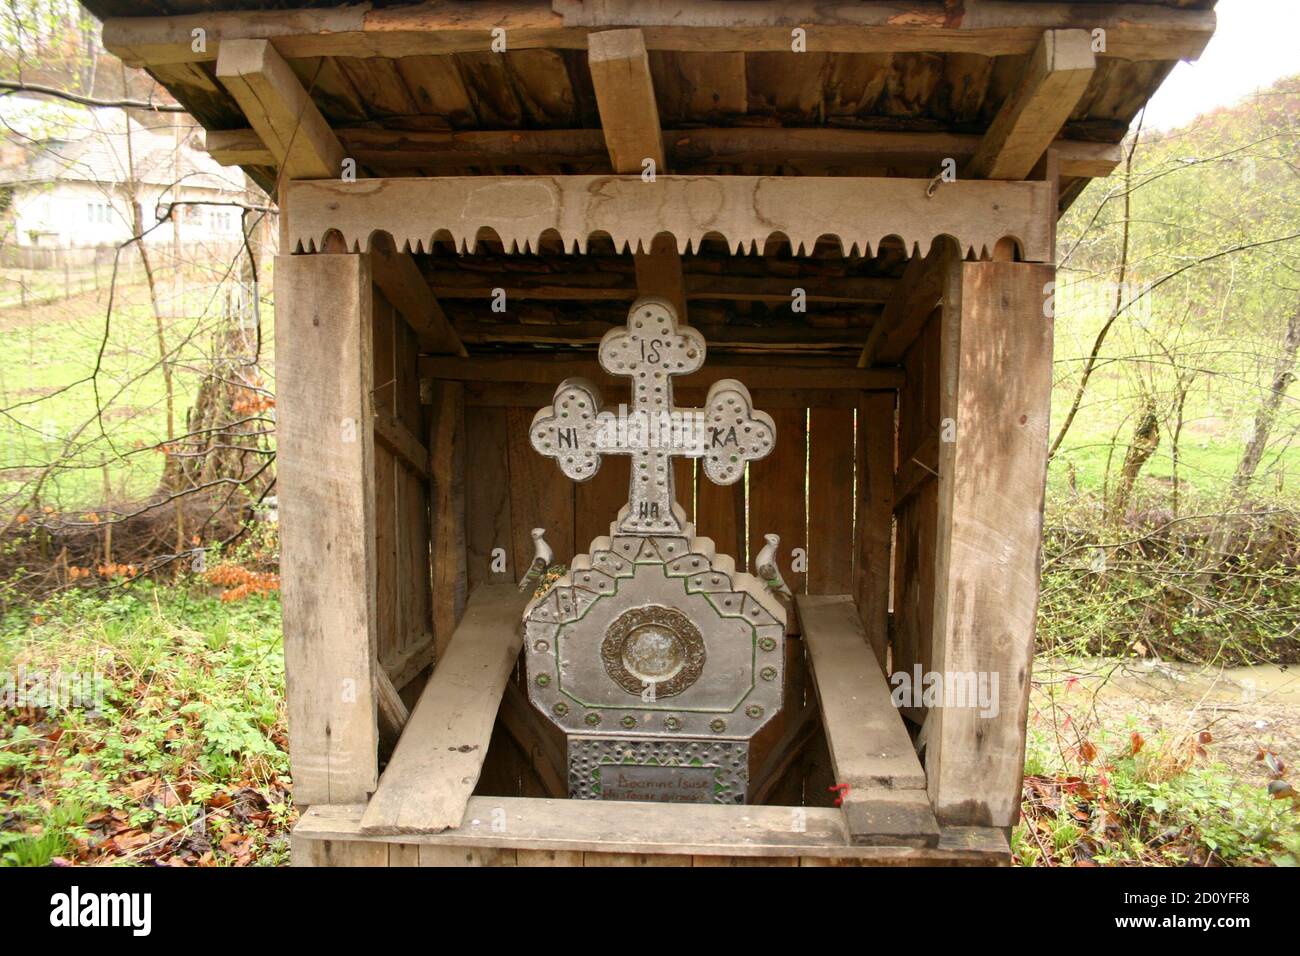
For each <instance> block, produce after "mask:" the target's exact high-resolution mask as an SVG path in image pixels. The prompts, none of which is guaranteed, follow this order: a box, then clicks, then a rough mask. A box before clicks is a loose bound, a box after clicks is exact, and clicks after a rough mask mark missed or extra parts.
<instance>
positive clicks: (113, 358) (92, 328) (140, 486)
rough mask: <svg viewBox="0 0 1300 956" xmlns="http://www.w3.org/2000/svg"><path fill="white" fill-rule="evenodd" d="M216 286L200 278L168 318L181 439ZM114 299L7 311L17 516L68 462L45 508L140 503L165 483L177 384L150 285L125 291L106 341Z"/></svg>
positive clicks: (2, 475)
mask: <svg viewBox="0 0 1300 956" xmlns="http://www.w3.org/2000/svg"><path fill="white" fill-rule="evenodd" d="M30 274H31V273H28V275H30ZM106 285H107V283H106ZM170 287H171V281H170V278H168V277H166V276H164V277H163V278H161V279H160V282H159V289H160V291H161V292H163V293H165V292H168V291H170ZM214 288H215V287H214V286H212V285H211V284H208V283H200V282H199V281H191V282H189V283H188V284H187V287H186V289H187V291H186V296H185V299H184V309H183V311H184V315H183V316H181V317H175V318H168V319H166V320H165V335H166V340H167V346H168V349H169V350H170V351H171V352H172V353H173V355H172V359H171V361H172V364H173V369H174V372H173V385H174V393H175V394H174V422H175V425H174V429H175V433H176V434H182V433H184V431H185V420H186V418H185V416H186V412H187V410H188V409H189V407H190V404H191V402H192V401H193V399H194V396H195V393H196V391H197V389H198V386H199V383H200V380H201V379H200V373H201V370H202V369H203V368H205V367H206V365H207V359H206V357H205V356H206V354H207V353H208V351H209V350H210V348H211V341H210V340H211V335H212V330H213V328H214V325H215V323H216V321H217V317H218V315H219V304H220V303H219V299H218V296H217V294H216V292H215V291H214ZM106 296H107V290H106V289H105V290H103V291H101V293H100V296H99V297H98V298H97V297H96V296H95V295H92V294H88V295H85V296H78V297H75V298H72V299H68V300H64V301H61V302H57V303H54V304H51V305H47V306H41V307H38V308H30V309H26V310H24V309H21V308H10V309H0V406H3V407H6V408H9V409H10V412H9V414H7V415H5V416H0V448H3V453H0V501H5V500H8V501H9V505H8V507H10V508H14V509H17V508H19V507H21V506H23V505H24V504H26V501H27V498H28V497H29V495H30V488H31V485H32V483H33V482H34V481H35V480H36V478H37V477H38V476H39V474H40V473H41V470H42V468H43V467H44V466H45V465H46V464H48V463H50V462H53V461H57V460H60V459H61V456H66V457H62V459H61V460H62V465H61V467H60V468H59V469H57V471H56V472H54V473H53V474H52V476H51V478H50V479H49V481H48V482H47V483H46V485H45V486H44V487H43V489H42V492H41V495H40V498H39V500H38V501H36V502H35V503H34V505H33V507H34V508H35V509H39V508H41V507H44V506H48V507H51V508H53V509H54V510H56V511H59V512H78V511H83V510H93V509H95V508H96V507H98V506H100V505H102V504H104V502H105V499H106V498H107V499H109V500H113V501H138V500H140V499H143V498H145V497H147V496H148V495H149V494H150V492H152V491H153V490H154V489H155V488H156V486H157V483H158V479H159V476H160V474H161V472H162V464H163V456H162V454H161V453H160V452H158V451H156V450H154V448H153V446H155V445H157V444H159V443H161V442H163V441H164V440H165V439H166V436H167V424H166V423H167V412H166V387H165V383H164V377H163V374H162V371H161V369H160V368H158V367H156V366H157V362H158V340H157V329H156V325H155V320H154V316H153V311H152V307H151V306H150V304H149V298H148V289H147V286H145V285H143V284H140V283H137V284H134V285H128V284H125V283H123V284H121V285H120V286H119V288H118V290H117V294H116V296H117V298H116V303H115V306H114V309H113V313H112V316H111V319H110V321H109V323H108V334H107V337H106V336H105V313H106V306H107V299H106ZM269 319H270V309H269V308H264V309H263V320H264V322H266V323H267V324H266V326H265V330H264V336H263V350H264V357H265V356H266V355H269V351H270V342H271V326H270V322H269ZM101 346H102V348H103V358H102V361H101V362H100V365H99V372H98V374H97V375H96V376H95V378H94V380H93V381H92V380H90V376H91V375H92V372H93V371H94V369H95V367H96V361H97V359H98V356H99V353H100V349H101ZM97 390H98V397H97V395H96V391H97ZM15 406H16V407H15ZM97 408H102V409H103V410H104V412H103V415H102V416H98V415H97V413H96V410H97ZM106 482H107V487H108V492H107V494H106V492H105V486H106Z"/></svg>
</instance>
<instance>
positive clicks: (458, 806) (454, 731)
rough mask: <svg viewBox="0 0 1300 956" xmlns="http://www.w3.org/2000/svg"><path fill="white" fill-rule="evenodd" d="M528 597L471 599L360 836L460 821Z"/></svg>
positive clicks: (508, 592) (490, 593)
mask: <svg viewBox="0 0 1300 956" xmlns="http://www.w3.org/2000/svg"><path fill="white" fill-rule="evenodd" d="M527 598H528V595H524V594H520V593H519V590H518V588H516V587H514V586H513V585H511V584H486V585H483V586H481V587H480V588H479V589H478V590H476V591H475V592H474V593H473V594H472V595H471V596H470V600H469V604H468V605H467V606H466V608H465V616H464V617H463V618H462V619H461V622H460V626H459V627H458V628H457V629H456V634H455V636H454V637H453V638H452V641H451V646H450V647H448V649H447V653H446V655H445V656H444V657H443V659H442V660H441V661H439V663H438V666H437V667H435V668H434V670H433V676H432V677H430V678H429V682H428V683H427V684H426V685H425V687H424V691H423V692H422V693H421V694H420V700H419V702H417V703H416V705H415V711H414V712H413V713H412V714H411V719H410V720H409V721H408V722H407V726H406V731H405V732H404V733H403V734H402V739H401V740H399V741H398V743H397V749H396V750H395V751H394V752H393V759H392V760H391V761H390V762H389V764H388V767H387V769H385V770H384V775H383V776H382V777H381V778H380V780H379V789H377V790H376V791H375V795H374V797H372V798H371V800H370V803H369V805H368V806H367V807H366V812H365V815H364V816H363V817H362V822H361V829H362V830H363V831H364V832H366V833H438V832H439V831H442V830H446V829H447V828H449V827H454V826H457V825H458V824H459V823H460V822H461V819H462V818H463V817H464V815H465V807H466V805H467V803H468V802H469V798H470V794H471V793H473V792H474V784H475V783H477V782H478V777H479V773H480V772H481V771H482V769H483V760H484V758H485V757H486V756H487V749H488V739H489V738H490V737H491V735H492V726H493V724H494V723H495V721H496V715H497V708H498V706H499V705H500V703H501V695H502V693H503V692H504V690H505V686H506V681H507V680H509V677H510V671H511V669H512V668H513V667H514V665H515V660H516V658H518V656H519V648H520V646H521V644H522V641H523V637H522V627H521V624H520V617H521V615H522V613H523V609H524V605H525V604H526V603H527Z"/></svg>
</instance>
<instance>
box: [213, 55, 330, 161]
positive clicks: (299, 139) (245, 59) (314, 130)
mask: <svg viewBox="0 0 1300 956" xmlns="http://www.w3.org/2000/svg"><path fill="white" fill-rule="evenodd" d="M217 78H218V79H219V80H221V82H222V84H223V85H224V86H225V87H226V90H227V91H228V92H229V93H230V95H231V96H233V97H234V98H235V101H236V102H237V103H238V104H239V108H240V109H241V110H243V111H244V115H245V116H246V117H248V122H249V123H250V124H251V125H252V127H253V129H254V130H256V132H257V135H258V136H259V137H260V138H261V140H262V142H263V144H265V145H266V147H267V148H268V149H269V150H270V151H271V155H272V156H274V157H275V161H276V165H277V166H279V167H280V169H281V172H282V175H283V176H284V177H285V178H288V179H328V178H335V179H337V178H338V177H339V176H340V175H341V174H342V171H343V159H344V152H343V147H342V146H341V145H339V141H338V139H337V138H336V137H335V135H334V133H333V131H332V130H331V129H330V127H329V123H328V122H326V120H325V117H323V116H321V113H320V110H318V109H317V108H316V104H314V103H313V102H312V101H311V98H310V97H308V95H307V91H306V90H304V89H303V87H302V83H300V82H299V80H298V77H297V76H296V75H295V74H294V72H293V70H292V69H290V67H289V64H288V63H286V62H285V61H284V58H283V57H281V56H280V54H279V53H277V52H276V50H275V48H274V47H272V46H271V44H270V43H269V42H268V41H266V40H231V41H228V42H226V43H223V44H222V45H221V55H220V56H219V57H218V58H217Z"/></svg>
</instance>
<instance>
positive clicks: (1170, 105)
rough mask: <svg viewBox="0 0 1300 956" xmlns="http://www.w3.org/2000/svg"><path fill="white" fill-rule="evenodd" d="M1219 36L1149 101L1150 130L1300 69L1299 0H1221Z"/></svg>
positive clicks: (1178, 69)
mask: <svg viewBox="0 0 1300 956" xmlns="http://www.w3.org/2000/svg"><path fill="white" fill-rule="evenodd" d="M1216 12H1217V13H1218V17H1219V25H1218V27H1217V28H1216V29H1215V31H1214V39H1212V40H1211V41H1210V45H1209V46H1207V47H1206V48H1205V52H1204V53H1202V54H1201V58H1200V59H1199V60H1197V61H1196V62H1195V63H1179V64H1178V65H1177V66H1176V67H1174V71H1173V72H1172V73H1170V74H1169V76H1168V78H1167V79H1166V80H1165V82H1164V84H1163V85H1162V86H1161V87H1160V91H1159V92H1158V93H1156V95H1155V96H1154V97H1152V98H1151V102H1150V103H1149V104H1148V105H1147V115H1146V120H1145V126H1146V127H1147V128H1148V129H1172V128H1174V127H1178V126H1182V125H1184V124H1186V123H1188V122H1189V121H1191V120H1192V119H1193V118H1195V117H1196V115H1197V114H1198V113H1204V112H1208V111H1209V110H1212V109H1214V107H1216V106H1229V105H1231V104H1233V103H1236V102H1237V101H1239V100H1241V99H1242V98H1243V97H1246V96H1249V95H1250V94H1251V93H1253V92H1254V91H1255V90H1257V89H1259V88H1260V87H1266V86H1269V85H1271V84H1272V83H1273V81H1274V80H1276V79H1278V78H1279V77H1283V76H1288V75H1290V74H1293V73H1300V0H1219V5H1218V7H1217V8H1216Z"/></svg>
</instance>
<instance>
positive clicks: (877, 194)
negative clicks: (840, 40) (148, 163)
mask: <svg viewBox="0 0 1300 956" xmlns="http://www.w3.org/2000/svg"><path fill="white" fill-rule="evenodd" d="M930 187H931V183H930V182H929V181H928V180H920V179H889V178H852V177H776V176H770V177H763V176H660V177H659V178H658V179H657V180H656V181H655V182H653V183H646V182H642V181H641V179H640V178H639V177H626V176H556V177H549V176H504V177H502V176H464V177H459V176H446V177H434V178H415V177H412V178H401V179H361V180H357V181H356V182H352V183H345V182H341V181H336V180H313V181H297V182H292V183H289V184H288V188H287V191H286V200H285V202H286V209H287V211H288V221H289V248H290V249H292V250H294V251H297V252H315V251H318V250H320V249H322V248H324V246H325V244H326V237H327V236H328V235H330V234H331V233H336V234H338V235H339V236H341V237H342V239H343V241H344V243H345V245H346V247H347V248H348V249H350V250H352V251H354V252H362V251H368V250H369V249H370V248H371V245H372V243H373V240H374V238H375V237H376V236H377V235H379V234H384V235H387V236H388V237H389V238H391V239H392V240H393V242H394V244H395V246H396V247H397V248H398V249H400V250H402V251H405V252H417V253H423V252H428V251H429V250H430V249H432V248H433V245H434V243H435V242H439V241H447V242H450V243H451V244H452V245H453V246H454V247H455V248H456V249H457V250H458V251H460V252H461V253H463V254H471V253H473V251H474V248H475V245H476V244H477V242H478V240H479V239H480V238H482V237H485V236H493V237H495V238H496V239H498V240H499V241H500V242H501V244H502V246H503V247H504V248H505V250H506V251H507V252H509V253H512V254H526V253H533V252H535V251H537V249H538V248H539V245H540V242H541V239H542V237H543V236H550V237H553V238H556V239H559V240H560V241H561V242H562V243H563V246H564V248H565V250H567V251H570V252H574V253H585V252H586V251H587V248H588V243H589V241H590V239H591V238H592V237H593V236H596V235H603V236H608V237H609V239H610V240H611V241H612V243H613V245H614V247H615V248H616V249H617V250H618V251H620V252H644V251H646V250H648V249H650V247H651V244H652V243H653V241H654V239H655V238H656V237H657V236H661V235H670V236H672V237H674V239H675V240H676V241H677V247H678V249H679V250H682V252H683V253H689V252H694V251H697V250H698V249H699V248H700V245H701V243H703V241H704V240H705V239H706V238H720V239H722V240H723V241H725V243H726V245H727V248H728V249H730V250H731V251H732V252H733V253H736V254H741V253H745V252H749V253H757V252H760V251H761V250H762V248H763V247H764V245H765V244H766V243H767V242H768V241H769V240H770V239H772V238H773V237H778V236H779V237H782V238H785V239H787V240H788V241H789V242H790V245H791V248H792V249H793V250H794V253H795V254H796V255H808V254H809V253H811V251H812V250H813V248H814V246H815V245H816V243H817V242H818V240H820V239H830V240H831V241H834V242H837V243H838V244H839V246H840V250H841V252H842V253H843V254H846V255H862V256H870V255H873V254H874V253H875V251H876V250H878V249H879V247H880V244H881V242H882V241H883V240H885V239H886V238H896V239H898V240H899V241H901V242H902V243H903V244H904V245H905V246H906V247H907V248H908V249H909V250H910V251H912V252H913V254H915V253H917V252H920V253H924V252H925V251H926V250H927V249H928V248H929V246H930V245H931V244H932V243H933V242H934V240H935V239H937V238H939V237H940V236H947V237H949V238H951V239H952V240H954V241H955V242H957V243H958V245H959V246H960V247H961V249H962V254H963V255H964V256H967V257H971V256H974V257H977V258H988V257H989V256H990V255H991V254H992V251H993V250H994V248H995V247H996V246H997V245H998V244H999V243H1000V242H1002V241H1003V240H1010V241H1012V242H1014V243H1015V244H1016V246H1017V247H1018V248H1019V250H1020V254H1021V257H1022V258H1023V259H1024V260H1026V261H1030V262H1047V261H1051V259H1052V257H1053V250H1052V241H1051V234H1052V228H1051V227H1052V224H1053V222H1054V220H1055V212H1056V211H1055V208H1054V204H1053V196H1052V189H1051V188H1050V185H1049V184H1048V183H1046V182H987V181H979V180H960V181H958V182H954V183H943V184H940V185H938V186H937V187H936V188H934V189H933V192H930Z"/></svg>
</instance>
